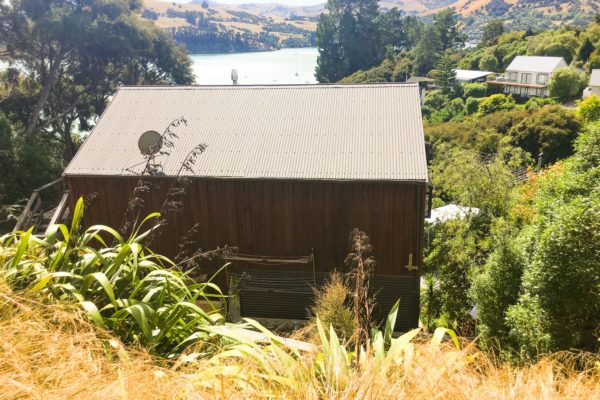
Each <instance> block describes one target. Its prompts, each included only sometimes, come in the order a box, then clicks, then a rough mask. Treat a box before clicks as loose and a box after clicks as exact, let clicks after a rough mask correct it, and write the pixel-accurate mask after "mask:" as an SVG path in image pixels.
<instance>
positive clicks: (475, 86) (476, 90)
mask: <svg viewBox="0 0 600 400" xmlns="http://www.w3.org/2000/svg"><path fill="white" fill-rule="evenodd" d="M462 86H463V97H464V98H469V97H477V98H481V97H485V96H486V95H487V85H486V84H485V83H465V84H463V85H462Z"/></svg>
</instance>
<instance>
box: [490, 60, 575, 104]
mask: <svg viewBox="0 0 600 400" xmlns="http://www.w3.org/2000/svg"><path fill="white" fill-rule="evenodd" d="M566 67H568V65H567V63H566V62H565V60H564V59H563V58H562V57H544V56H517V57H515V59H514V60H513V61H512V62H511V63H510V65H509V66H508V67H507V68H506V72H505V73H504V75H503V76H500V77H498V78H496V79H495V80H488V81H487V82H488V84H489V85H496V86H500V87H501V88H502V90H503V92H504V93H506V94H514V95H517V96H521V97H548V95H549V90H548V85H549V83H550V79H551V78H552V74H553V73H554V72H556V71H557V70H559V69H561V68H566Z"/></svg>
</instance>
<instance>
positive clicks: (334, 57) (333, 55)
mask: <svg viewBox="0 0 600 400" xmlns="http://www.w3.org/2000/svg"><path fill="white" fill-rule="evenodd" d="M317 46H318V47H319V55H318V57H317V67H316V70H315V76H316V78H317V80H318V81H319V82H322V83H323V82H325V83H332V82H337V81H339V80H340V79H342V78H343V77H344V76H346V75H347V73H348V65H347V62H346V59H345V58H344V56H343V54H342V49H341V47H340V38H339V31H338V30H337V28H336V21H335V19H334V17H333V16H332V15H331V14H321V15H320V16H319V23H318V25H317Z"/></svg>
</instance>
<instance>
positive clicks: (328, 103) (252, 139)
mask: <svg viewBox="0 0 600 400" xmlns="http://www.w3.org/2000/svg"><path fill="white" fill-rule="evenodd" d="M182 116H183V117H184V118H186V119H187V126H180V127H179V128H177V130H176V133H177V135H178V136H179V139H178V140H177V141H176V143H175V148H174V150H173V152H172V154H171V155H169V156H162V157H159V161H160V163H161V165H162V167H163V172H164V173H165V175H167V176H175V175H176V174H177V171H178V170H179V169H180V166H181V163H182V161H183V160H184V159H185V157H186V155H187V154H188V153H189V151H190V150H191V149H193V148H194V147H195V146H196V145H198V144H200V143H205V144H206V145H207V146H208V149H207V150H206V152H205V153H204V154H202V155H200V157H199V158H198V160H197V164H196V166H195V171H194V173H193V174H191V173H186V174H185V175H193V176H198V177H213V178H257V179H260V178H263V179H300V180H321V179H323V180H385V181H387V180H390V181H423V182H425V181H427V180H428V176H427V163H426V159H425V143H424V134H423V125H422V120H421V109H420V97H419V89H418V86H417V85H414V84H413V85H356V86H354V85H347V86H346V85H344V86H342V85H298V86H219V87H218V86H182V87H148V86H146V87H123V88H121V89H120V90H119V91H118V92H117V94H116V95H115V96H114V98H113V99H112V101H111V103H110V105H109V106H108V108H107V110H106V111H105V113H104V114H103V115H102V117H101V118H100V121H99V122H98V125H97V126H96V128H95V129H94V130H93V132H92V133H91V134H90V135H89V137H88V138H87V140H86V141H85V143H84V144H83V146H82V147H81V149H80V150H79V152H78V153H77V155H76V156H75V158H74V159H73V161H72V162H71V163H70V164H69V166H68V167H67V169H66V171H65V175H67V176H68V175H103V176H106V175H110V176H126V175H132V174H135V173H139V172H140V171H141V169H142V168H143V166H142V164H140V163H143V161H144V158H143V156H142V155H141V154H140V152H139V150H138V146H137V141H138V139H139V137H140V135H141V134H142V133H143V132H145V131H148V130H156V131H159V132H163V131H164V130H165V128H166V127H167V126H168V125H169V123H170V122H171V121H173V120H174V119H176V118H178V117H182Z"/></svg>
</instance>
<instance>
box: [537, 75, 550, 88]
mask: <svg viewBox="0 0 600 400" xmlns="http://www.w3.org/2000/svg"><path fill="white" fill-rule="evenodd" d="M547 82H548V74H538V76H537V83H539V84H540V85H545V84H546V83H547Z"/></svg>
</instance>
